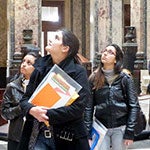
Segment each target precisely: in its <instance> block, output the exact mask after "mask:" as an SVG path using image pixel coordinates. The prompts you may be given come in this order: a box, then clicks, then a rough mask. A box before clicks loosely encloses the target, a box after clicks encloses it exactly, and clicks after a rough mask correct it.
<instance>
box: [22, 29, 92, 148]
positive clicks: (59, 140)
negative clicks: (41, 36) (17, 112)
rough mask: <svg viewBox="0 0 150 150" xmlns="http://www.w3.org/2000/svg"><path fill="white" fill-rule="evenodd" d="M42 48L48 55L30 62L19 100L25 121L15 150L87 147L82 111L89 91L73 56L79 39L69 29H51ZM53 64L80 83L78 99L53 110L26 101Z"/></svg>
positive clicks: (84, 74)
mask: <svg viewBox="0 0 150 150" xmlns="http://www.w3.org/2000/svg"><path fill="white" fill-rule="evenodd" d="M46 50H47V52H48V53H49V55H47V56H44V57H42V58H41V59H40V60H39V61H38V62H37V63H36V64H35V65H34V66H35V70H34V72H33V74H32V76H31V78H30V82H29V85H28V88H27V91H26V93H25V95H24V96H23V98H22V100H21V103H20V105H21V107H22V109H23V111H24V113H25V114H26V116H27V120H26V123H25V126H24V131H23V135H22V140H21V144H20V147H19V150H28V149H29V150H32V149H41V150H54V149H56V150H89V144H88V138H87V130H86V126H85V124H84V115H83V114H84V110H85V106H86V103H87V97H89V95H90V90H89V84H88V78H87V72H86V70H85V68H84V67H83V66H82V65H81V64H80V63H79V62H78V59H77V53H78V50H79V40H78V39H77V37H76V36H75V35H74V34H73V33H72V32H71V31H68V30H67V29H61V30H59V31H56V32H55V35H54V37H53V36H52V37H50V40H49V44H48V46H47V47H46ZM54 64H57V65H58V66H59V67H60V68H62V69H63V70H64V71H65V72H66V73H67V74H68V75H69V76H70V77H71V78H73V79H74V80H75V81H76V82H78V83H79V84H80V85H81V86H82V89H81V90H80V91H79V93H78V94H79V98H77V99H76V100H75V101H74V102H73V103H72V104H71V105H69V106H63V107H60V108H55V109H54V108H44V107H42V106H35V105H33V104H31V103H29V102H28V100H29V99H30V97H31V95H32V94H33V92H34V90H35V89H36V87H37V86H38V85H39V83H40V82H41V81H42V79H43V78H44V77H45V76H46V75H47V73H48V72H49V71H50V69H51V68H52V67H53V66H54ZM47 94H49V95H51V94H52V93H50V92H49V93H47ZM43 99H44V97H43V98H42V99H40V100H41V101H42V100H43ZM49 100H50V101H51V99H49ZM45 121H48V122H49V124H50V127H49V126H46V125H45V123H44V122H45ZM36 127H38V128H36ZM46 133H47V135H46Z"/></svg>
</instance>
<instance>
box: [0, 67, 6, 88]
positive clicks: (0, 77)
mask: <svg viewBox="0 0 150 150" xmlns="http://www.w3.org/2000/svg"><path fill="white" fill-rule="evenodd" d="M5 87H6V67H0V88H5Z"/></svg>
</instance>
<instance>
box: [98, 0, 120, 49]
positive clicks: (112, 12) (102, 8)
mask: <svg viewBox="0 0 150 150" xmlns="http://www.w3.org/2000/svg"><path fill="white" fill-rule="evenodd" d="M98 9H99V10H98V14H97V15H98V31H99V37H98V38H99V50H102V49H103V48H104V47H105V46H106V45H107V44H109V43H116V44H118V45H119V46H122V40H123V37H122V36H123V35H122V33H123V29H122V25H123V22H122V20H123V19H122V13H123V12H122V1H120V0H116V1H108V0H107V1H106V0H99V8H98Z"/></svg>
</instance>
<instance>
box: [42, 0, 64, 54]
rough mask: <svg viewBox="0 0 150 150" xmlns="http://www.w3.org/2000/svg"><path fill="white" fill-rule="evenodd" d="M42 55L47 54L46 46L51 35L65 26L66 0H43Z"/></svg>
mask: <svg viewBox="0 0 150 150" xmlns="http://www.w3.org/2000/svg"><path fill="white" fill-rule="evenodd" d="M41 18H42V35H41V38H42V46H41V53H42V56H44V55H46V54H47V52H46V51H45V47H46V45H47V44H48V40H49V37H50V36H51V35H52V34H53V33H54V32H55V31H56V30H58V29H60V28H62V27H64V22H65V20H64V1H45V0H43V1H42V16H41Z"/></svg>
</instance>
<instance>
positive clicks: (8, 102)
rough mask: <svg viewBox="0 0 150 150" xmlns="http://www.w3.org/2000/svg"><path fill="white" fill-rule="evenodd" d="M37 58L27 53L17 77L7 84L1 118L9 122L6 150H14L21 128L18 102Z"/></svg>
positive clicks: (21, 121) (21, 116) (32, 53)
mask: <svg viewBox="0 0 150 150" xmlns="http://www.w3.org/2000/svg"><path fill="white" fill-rule="evenodd" d="M37 57H38V54H36V53H34V52H29V53H27V54H26V55H25V56H24V58H23V61H22V63H21V66H20V73H19V76H18V77H17V78H16V79H14V80H13V81H11V82H10V83H8V84H7V86H6V90H5V92H4V95H3V101H2V117H3V118H4V119H6V120H9V121H10V124H9V131H8V150H16V149H17V146H18V143H19V141H20V137H21V133H22V127H23V122H24V120H23V113H22V110H21V108H20V106H19V102H20V100H21V98H22V96H23V94H24V92H25V89H26V86H27V84H28V82H29V78H30V75H31V73H32V72H33V70H34V67H33V64H34V62H35V60H36V58H37Z"/></svg>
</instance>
